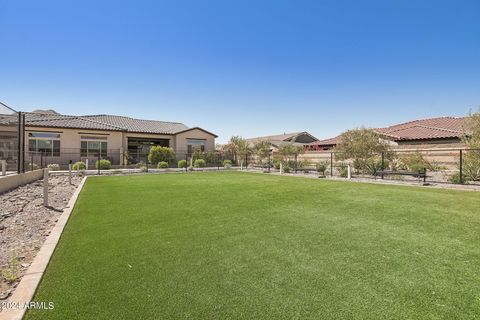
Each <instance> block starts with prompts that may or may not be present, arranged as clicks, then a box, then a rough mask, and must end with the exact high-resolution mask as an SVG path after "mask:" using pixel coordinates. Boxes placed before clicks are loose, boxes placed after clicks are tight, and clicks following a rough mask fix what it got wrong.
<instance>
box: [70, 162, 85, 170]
mask: <svg viewBox="0 0 480 320" xmlns="http://www.w3.org/2000/svg"><path fill="white" fill-rule="evenodd" d="M85 169H87V165H86V164H85V162H83V161H77V162H75V163H74V164H73V165H72V170H85Z"/></svg>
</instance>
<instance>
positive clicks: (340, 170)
mask: <svg viewBox="0 0 480 320" xmlns="http://www.w3.org/2000/svg"><path fill="white" fill-rule="evenodd" d="M338 173H339V174H340V177H342V178H347V177H348V166H347V165H345V164H342V165H340V166H339V167H338Z"/></svg>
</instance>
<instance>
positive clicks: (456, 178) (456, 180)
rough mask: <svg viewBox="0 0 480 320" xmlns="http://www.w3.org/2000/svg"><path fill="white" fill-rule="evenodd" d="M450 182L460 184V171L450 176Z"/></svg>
mask: <svg viewBox="0 0 480 320" xmlns="http://www.w3.org/2000/svg"><path fill="white" fill-rule="evenodd" d="M448 182H451V183H455V184H460V183H462V182H461V181H460V172H455V173H454V174H452V175H451V176H450V177H449V178H448Z"/></svg>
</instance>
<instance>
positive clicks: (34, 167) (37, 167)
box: [26, 162, 40, 170]
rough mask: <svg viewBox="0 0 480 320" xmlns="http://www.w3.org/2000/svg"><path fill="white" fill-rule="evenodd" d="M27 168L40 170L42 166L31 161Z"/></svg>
mask: <svg viewBox="0 0 480 320" xmlns="http://www.w3.org/2000/svg"><path fill="white" fill-rule="evenodd" d="M26 169H28V170H38V169H40V167H39V166H38V165H37V164H36V163H32V162H30V163H29V164H28V167H27V168H26Z"/></svg>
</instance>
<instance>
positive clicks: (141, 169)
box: [138, 166, 148, 172]
mask: <svg viewBox="0 0 480 320" xmlns="http://www.w3.org/2000/svg"><path fill="white" fill-rule="evenodd" d="M138 169H140V172H148V168H147V166H141V167H139V168H138Z"/></svg>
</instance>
